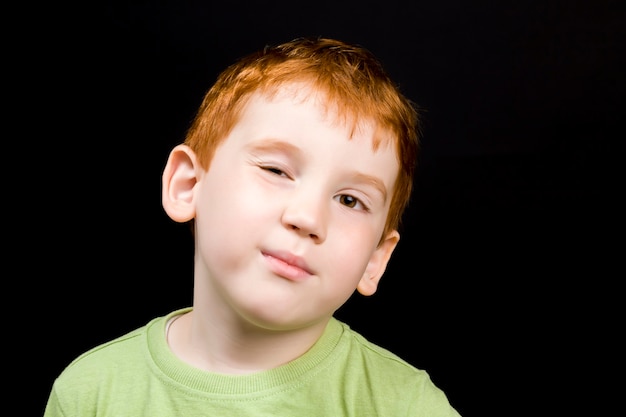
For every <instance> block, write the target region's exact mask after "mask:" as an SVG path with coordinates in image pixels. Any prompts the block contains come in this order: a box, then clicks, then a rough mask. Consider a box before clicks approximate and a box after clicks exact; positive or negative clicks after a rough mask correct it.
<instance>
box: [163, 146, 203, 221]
mask: <svg viewBox="0 0 626 417" xmlns="http://www.w3.org/2000/svg"><path fill="white" fill-rule="evenodd" d="M197 164H198V163H197V160H196V155H195V153H194V152H193V150H191V148H189V147H188V146H187V145H178V146H176V147H175V148H174V149H172V151H171V152H170V155H169V157H168V159H167V164H166V165H165V169H164V170H163V176H162V192H161V199H162V204H163V208H164V209H165V212H166V213H167V215H168V216H170V218H171V219H172V220H174V221H176V222H181V223H183V222H186V221H189V220H191V219H193V218H194V217H195V205H194V200H195V186H196V183H197V182H198V178H197V171H196V168H197Z"/></svg>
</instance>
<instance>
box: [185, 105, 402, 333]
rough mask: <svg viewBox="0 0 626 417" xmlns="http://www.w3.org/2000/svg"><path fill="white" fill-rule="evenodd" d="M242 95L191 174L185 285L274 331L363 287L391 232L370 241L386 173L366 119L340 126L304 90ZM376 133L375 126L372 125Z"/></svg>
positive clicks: (393, 239)
mask: <svg viewBox="0 0 626 417" xmlns="http://www.w3.org/2000/svg"><path fill="white" fill-rule="evenodd" d="M302 98H303V96H302V95H301V94H300V95H299V96H297V97H294V96H293V94H279V95H277V96H276V97H275V98H274V99H272V100H271V101H268V100H267V99H265V98H263V97H262V96H260V95H254V96H252V98H251V100H250V101H249V103H248V104H247V106H246V107H245V109H244V111H243V114H242V115H241V118H240V120H239V122H238V123H237V124H236V125H235V127H234V129H233V130H232V132H231V133H230V134H229V135H228V137H227V138H226V139H225V141H224V142H223V143H222V145H220V147H219V148H218V149H217V150H216V153H215V155H214V158H213V159H212V161H211V165H210V168H209V169H208V170H207V171H202V172H201V174H200V175H199V178H198V182H197V183H196V185H195V187H194V190H193V192H194V193H195V199H194V201H195V218H196V233H197V240H196V245H197V247H196V255H195V256H196V266H195V274H196V286H197V288H196V291H202V292H203V293H202V294H197V297H201V298H202V299H204V300H207V303H211V305H213V306H218V308H220V309H222V311H229V312H236V315H237V316H238V317H244V318H245V320H247V321H252V322H254V323H255V324H256V325H260V326H262V327H265V328H271V329H276V330H281V329H290V328H297V327H301V326H305V325H309V324H313V323H317V322H320V321H322V320H326V319H327V318H328V317H330V316H331V315H332V314H333V313H334V312H335V311H336V310H337V309H338V308H339V307H340V306H341V305H342V304H343V303H344V302H345V301H346V300H347V299H348V298H349V297H350V296H351V295H352V294H353V293H354V291H355V289H358V290H359V291H360V292H362V293H363V294H365V295H370V294H373V293H374V292H375V290H376V285H377V283H378V279H379V278H380V275H382V272H383V271H384V268H385V266H386V264H387V261H388V259H389V256H390V255H391V252H392V251H393V249H394V247H395V245H396V243H397V241H398V235H397V234H395V233H394V234H393V235H391V236H390V237H389V239H386V240H385V242H384V243H383V244H382V245H381V246H378V245H377V244H378V243H379V241H380V236H381V234H382V232H383V229H384V225H385V220H386V218H387V212H388V209H389V204H390V200H391V194H392V190H393V186H394V182H395V180H396V176H397V172H398V162H397V160H396V155H395V151H394V149H393V147H392V146H388V145H385V144H382V145H381V146H380V147H379V148H378V149H377V150H376V151H374V149H373V147H372V140H373V137H374V133H375V131H374V129H373V126H361V129H359V130H358V131H357V132H356V133H355V135H354V136H353V137H352V138H351V139H349V131H348V130H347V128H346V127H345V126H343V125H342V124H338V123H334V117H332V116H333V115H332V114H331V115H329V116H328V117H325V116H324V113H323V112H322V111H321V110H322V109H321V108H320V107H319V104H318V103H317V102H316V101H315V100H313V99H306V100H303V99H302ZM377 134H382V133H380V131H379V132H377Z"/></svg>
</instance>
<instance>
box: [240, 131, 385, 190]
mask: <svg viewBox="0 0 626 417" xmlns="http://www.w3.org/2000/svg"><path fill="white" fill-rule="evenodd" d="M246 148H248V149H250V151H252V152H285V153H288V154H290V155H299V154H300V153H301V151H300V148H298V147H297V146H295V145H293V144H291V143H289V142H285V141H282V140H279V139H264V140H262V141H258V142H254V143H251V144H248V145H246ZM352 180H353V181H355V182H359V183H362V184H369V185H371V186H372V187H374V189H375V190H376V191H378V192H379V193H380V194H381V195H382V196H383V201H387V187H385V184H384V183H383V182H382V180H381V179H380V178H378V177H375V176H373V175H368V174H363V173H361V172H355V173H354V174H353V175H352Z"/></svg>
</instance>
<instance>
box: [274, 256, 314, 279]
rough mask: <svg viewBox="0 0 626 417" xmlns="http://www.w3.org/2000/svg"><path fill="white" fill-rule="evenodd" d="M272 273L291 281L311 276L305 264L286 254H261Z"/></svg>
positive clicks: (298, 258) (296, 257)
mask: <svg viewBox="0 0 626 417" xmlns="http://www.w3.org/2000/svg"><path fill="white" fill-rule="evenodd" d="M262 254H263V257H264V258H265V260H266V261H267V264H268V266H269V269H270V271H271V272H272V273H274V274H276V275H278V276H280V277H283V278H287V279H289V280H292V281H302V280H303V279H306V278H308V277H310V276H311V275H313V272H312V271H311V270H310V269H309V267H308V266H307V264H306V262H304V260H303V259H302V258H300V257H298V256H295V255H293V254H290V253H288V252H267V251H263V252H262Z"/></svg>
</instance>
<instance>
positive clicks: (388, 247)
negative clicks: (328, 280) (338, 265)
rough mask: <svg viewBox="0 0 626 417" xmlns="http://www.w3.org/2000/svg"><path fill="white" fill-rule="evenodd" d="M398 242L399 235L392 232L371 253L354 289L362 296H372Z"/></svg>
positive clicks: (396, 232) (395, 231)
mask: <svg viewBox="0 0 626 417" xmlns="http://www.w3.org/2000/svg"><path fill="white" fill-rule="evenodd" d="M399 240H400V233H398V231H397V230H394V231H392V232H391V233H389V234H388V235H387V237H386V238H385V240H383V241H382V243H380V244H379V245H378V247H377V248H376V249H375V250H374V253H372V256H371V258H370V260H369V262H368V263H367V267H366V268H365V272H364V273H363V277H361V280H360V281H359V284H358V285H357V287H356V289H357V291H358V292H359V293H361V294H362V295H367V296H369V295H373V294H374V293H375V292H376V290H377V289H378V282H379V281H380V278H381V277H382V276H383V273H384V272H385V269H386V268H387V263H388V262H389V258H391V254H392V253H393V250H394V249H395V248H396V245H397V244H398V241H399Z"/></svg>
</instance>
